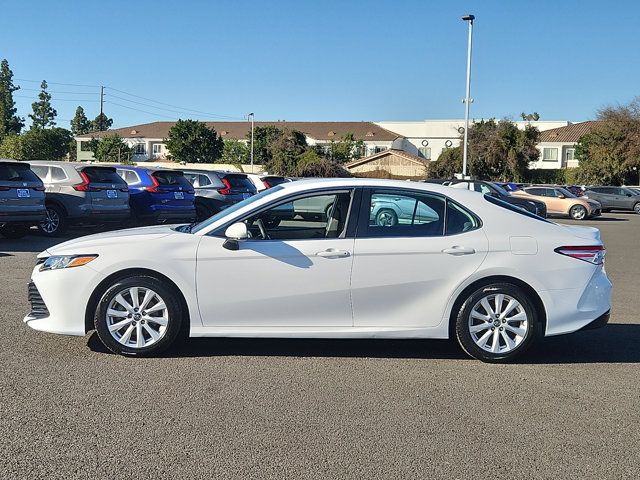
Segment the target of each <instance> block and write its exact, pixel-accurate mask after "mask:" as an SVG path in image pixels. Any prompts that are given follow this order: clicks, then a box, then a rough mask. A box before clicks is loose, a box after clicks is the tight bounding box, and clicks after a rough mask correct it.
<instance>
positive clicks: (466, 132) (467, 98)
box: [462, 15, 476, 178]
mask: <svg viewBox="0 0 640 480" xmlns="http://www.w3.org/2000/svg"><path fill="white" fill-rule="evenodd" d="M475 18H476V17H475V16H473V15H465V16H464V17H462V20H464V21H465V22H467V23H468V24H469V45H468V47H467V90H466V95H465V97H464V100H463V102H464V143H463V145H462V178H466V176H467V141H468V138H469V107H470V106H471V102H473V99H472V98H471V46H472V41H473V40H472V39H473V21H474V20H475Z"/></svg>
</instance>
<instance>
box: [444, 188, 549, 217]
mask: <svg viewBox="0 0 640 480" xmlns="http://www.w3.org/2000/svg"><path fill="white" fill-rule="evenodd" d="M449 186H451V187H453V188H466V189H468V190H474V191H476V192H480V193H484V194H485V195H491V196H492V197H495V198H499V199H500V200H502V201H504V202H507V203H510V204H511V205H515V206H516V207H520V208H523V209H525V210H526V211H528V212H531V213H533V214H534V215H538V216H539V217H542V218H546V216H547V206H546V204H545V203H544V202H541V201H540V200H535V199H533V198H523V197H518V196H515V195H511V194H510V193H509V192H507V191H506V190H505V189H504V188H502V187H501V186H500V185H497V184H495V183H493V182H485V181H481V180H456V181H452V182H451V183H450V184H449Z"/></svg>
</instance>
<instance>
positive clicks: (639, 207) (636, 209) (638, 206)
mask: <svg viewBox="0 0 640 480" xmlns="http://www.w3.org/2000/svg"><path fill="white" fill-rule="evenodd" d="M633 211H634V212H636V213H637V214H638V215H640V202H638V203H636V204H635V205H634V206H633Z"/></svg>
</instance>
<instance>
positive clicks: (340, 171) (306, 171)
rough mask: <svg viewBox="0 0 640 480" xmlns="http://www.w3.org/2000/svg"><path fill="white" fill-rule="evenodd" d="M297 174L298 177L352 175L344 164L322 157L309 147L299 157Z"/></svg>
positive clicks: (344, 176)
mask: <svg viewBox="0 0 640 480" xmlns="http://www.w3.org/2000/svg"><path fill="white" fill-rule="evenodd" d="M295 174H296V176H298V177H339V178H348V177H351V176H352V175H351V173H350V172H349V171H348V170H346V169H345V168H344V167H343V166H342V165H340V164H339V163H337V162H333V161H331V160H327V159H326V158H322V157H321V156H320V155H318V153H317V152H316V151H315V150H312V149H309V150H307V151H306V152H304V153H303V154H301V155H300V156H299V157H298V163H297V165H296V169H295Z"/></svg>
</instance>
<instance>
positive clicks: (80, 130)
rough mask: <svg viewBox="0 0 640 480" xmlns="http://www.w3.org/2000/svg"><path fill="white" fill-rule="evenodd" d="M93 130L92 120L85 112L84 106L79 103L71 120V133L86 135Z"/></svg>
mask: <svg viewBox="0 0 640 480" xmlns="http://www.w3.org/2000/svg"><path fill="white" fill-rule="evenodd" d="M90 131H91V122H90V121H89V119H88V118H87V116H86V115H85V114H84V108H82V107H81V106H80V105H78V108H76V114H75V115H74V117H73V119H72V120H71V133H73V134H74V135H84V134H85V133H89V132H90Z"/></svg>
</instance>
